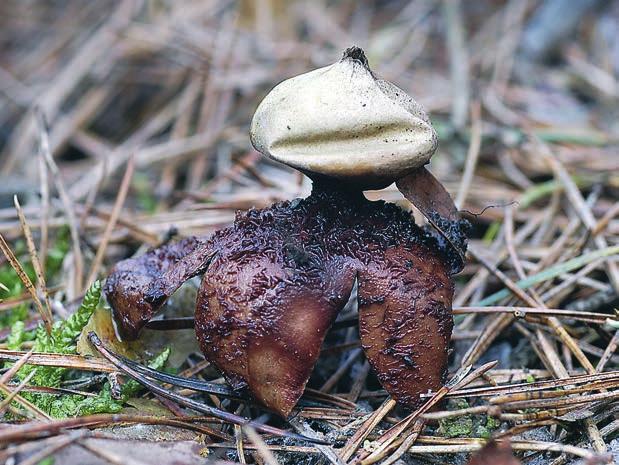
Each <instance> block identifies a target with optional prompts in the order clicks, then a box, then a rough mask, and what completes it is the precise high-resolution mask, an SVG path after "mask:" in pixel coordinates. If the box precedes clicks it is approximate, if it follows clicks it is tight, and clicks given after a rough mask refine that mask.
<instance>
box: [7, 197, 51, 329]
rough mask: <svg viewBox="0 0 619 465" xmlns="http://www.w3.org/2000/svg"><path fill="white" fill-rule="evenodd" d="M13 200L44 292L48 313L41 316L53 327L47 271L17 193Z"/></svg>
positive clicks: (31, 259) (38, 280)
mask: <svg viewBox="0 0 619 465" xmlns="http://www.w3.org/2000/svg"><path fill="white" fill-rule="evenodd" d="M13 202H14V203H15V210H17V216H18V217H19V222H20V224H21V229H22V232H23V233H24V237H25V238H26V245H27V247H28V253H29V254H30V261H31V262H32V267H33V268H34V272H35V274H36V276H37V283H38V285H39V287H40V288H41V292H42V293H43V298H44V302H45V310H46V313H45V314H44V315H43V314H42V315H41V317H42V318H43V322H44V323H45V327H48V325H49V326H50V327H51V324H52V323H53V318H54V317H53V315H52V307H51V305H50V303H49V293H48V290H47V284H46V283H45V273H44V272H43V265H42V264H41V261H40V260H39V256H38V254H37V249H36V246H35V245H34V240H33V238H32V231H31V230H30V226H28V222H27V221H26V216H25V215H24V210H23V209H22V207H21V205H20V204H19V200H18V199H17V196H16V195H14V196H13Z"/></svg>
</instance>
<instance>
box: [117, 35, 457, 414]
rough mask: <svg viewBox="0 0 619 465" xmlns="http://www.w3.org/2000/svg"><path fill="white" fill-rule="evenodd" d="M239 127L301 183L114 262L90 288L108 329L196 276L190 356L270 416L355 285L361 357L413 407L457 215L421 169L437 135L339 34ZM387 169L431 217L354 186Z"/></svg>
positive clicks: (430, 372)
mask: <svg viewBox="0 0 619 465" xmlns="http://www.w3.org/2000/svg"><path fill="white" fill-rule="evenodd" d="M251 140H252V143H253V145H254V146H255V147H256V149H257V150H259V151H260V152H262V153H263V154H264V155H266V156H268V157H270V158H273V159H275V160H277V161H279V162H282V163H285V164H287V165H289V166H292V167H294V168H296V169H298V170H300V171H302V172H303V173H305V174H306V175H307V176H309V177H310V178H311V179H312V180H313V190H312V193H311V195H310V196H309V197H307V198H305V199H296V200H293V201H289V202H280V203H276V204H274V205H272V206H271V207H268V208H265V209H262V210H255V209H252V210H249V211H248V212H245V213H237V217H236V220H235V221H234V224H233V225H232V226H230V227H229V228H226V229H223V230H221V231H218V232H216V233H215V234H214V235H213V236H211V237H209V238H194V237H191V238H186V239H183V240H181V241H179V242H176V243H170V244H166V245H164V246H162V247H159V248H157V249H153V250H151V251H149V252H147V253H146V254H144V255H142V256H141V257H138V258H133V259H128V260H124V261H122V262H120V263H118V264H117V265H116V266H115V268H114V269H113V270H112V273H111V274H110V276H109V277H108V279H107V283H106V286H105V292H106V295H107V297H108V300H109V302H110V304H111V305H112V308H113V311H114V316H115V319H116V322H117V325H118V330H119V332H120V333H121V334H122V335H123V336H124V337H126V338H135V337H137V336H138V333H139V331H140V329H141V328H142V327H143V326H144V325H145V324H146V323H147V322H148V321H149V320H150V319H151V318H152V317H153V316H154V315H155V314H156V313H157V311H158V310H159V309H160V308H161V306H162V305H163V303H164V302H165V300H166V299H167V298H168V297H170V296H171V295H172V294H173V293H174V291H175V290H176V289H177V288H178V287H179V286H180V285H181V284H182V283H183V282H185V281H186V280H188V279H189V278H191V277H192V276H195V275H199V274H203V278H202V284H201V287H200V290H199V293H198V298H197V305H196V317H195V319H196V333H197V337H198V340H199V342H200V346H201V349H202V351H203V352H204V354H205V356H206V358H207V359H208V360H210V361H211V362H212V363H213V364H214V365H215V366H216V367H217V368H218V369H219V370H221V372H222V373H223V374H224V376H225V377H226V379H227V380H228V382H229V383H230V384H231V385H232V387H233V388H235V389H241V388H247V389H248V390H249V392H250V393H251V394H252V395H253V397H254V398H255V399H256V400H257V401H258V402H260V403H262V404H263V405H264V406H266V407H268V408H270V409H272V410H274V411H275V412H277V413H279V414H281V415H282V416H284V417H286V416H288V415H289V413H290V411H291V410H292V408H293V407H294V405H295V404H296V403H297V401H298V399H299V397H300V396H301V394H302V393H303V390H304V388H305V384H306V383H307V380H308V378H309V376H310V373H311V371H312V369H313V367H314V364H315V363H316V360H317V359H318V355H319V353H320V347H321V345H322V342H323V340H324V338H325V335H326V333H327V331H328V330H329V328H330V326H331V325H332V323H333V322H334V321H335V319H336V317H337V315H338V313H339V311H340V310H341V309H342V308H343V307H344V305H345V304H346V302H347V301H348V299H349V297H350V294H351V292H352V289H353V286H354V285H355V282H356V283H357V286H358V307H359V333H360V337H361V344H362V346H363V349H364V351H365V354H366V356H367V358H368V360H369V362H370V364H371V365H372V367H373V368H374V370H375V371H376V373H377V375H378V378H379V380H380V382H381V383H382V385H383V386H384V387H385V389H386V390H387V391H388V392H389V393H390V394H391V395H392V396H393V397H394V398H395V399H396V400H397V401H398V402H400V403H402V404H403V405H406V406H408V407H416V406H418V405H419V404H420V403H421V400H420V394H421V393H424V392H427V391H428V390H429V389H433V390H435V389H437V388H439V387H440V386H441V384H442V383H443V381H444V378H445V375H446V369H447V355H448V346H449V339H450V337H451V330H452V319H451V302H452V298H453V283H452V280H451V275H452V274H454V273H457V272H459V271H460V270H461V268H462V266H463V259H464V252H465V250H466V237H465V228H466V222H465V221H462V220H460V219H459V217H458V214H457V211H456V209H455V207H454V205H453V202H452V201H451V199H450V197H449V195H448V194H447V192H446V191H445V189H444V188H443V187H442V186H441V185H440V183H439V182H438V181H437V180H436V179H435V178H434V177H432V175H430V174H429V172H428V171H426V170H425V168H424V167H423V166H424V165H425V164H426V163H428V161H429V159H430V157H431V156H432V154H433V152H434V150H435V149H436V144H437V137H436V133H435V132H434V129H433V128H432V126H431V124H430V121H429V119H428V117H427V115H426V114H425V112H424V111H423V109H422V108H421V106H420V105H419V104H417V103H416V102H415V101H414V100H413V99H412V98H411V97H410V96H408V95H406V93H405V92H404V91H402V90H401V89H399V88H398V87H396V86H395V85H393V84H391V83H389V82H387V81H383V80H380V79H377V78H376V76H375V75H374V74H373V73H372V71H370V69H369V66H368V63H367V59H366V58H365V55H364V54H363V51H362V50H361V49H359V48H357V47H352V48H350V49H348V50H346V51H345V52H344V56H343V58H342V59H341V60H340V61H338V62H337V63H335V64H333V65H331V66H327V67H325V68H321V69H318V70H315V71H311V72H309V73H307V74H303V75H300V76H297V77H293V78H291V79H289V80H286V81H284V82H282V83H281V84H279V85H277V86H276V87H275V88H274V89H273V90H272V91H271V92H270V93H269V94H268V95H267V96H266V97H265V98H264V100H263V101H262V102H261V103H260V105H259V106H258V108H257V110H256V113H255V115H254V118H253V121H252V124H251ZM392 182H396V184H397V186H398V188H399V189H400V190H401V191H402V193H403V194H404V195H405V197H407V198H408V199H409V200H411V201H412V202H413V203H414V204H415V205H416V206H417V207H418V209H419V210H420V211H421V212H422V213H423V214H424V215H425V216H426V217H427V218H428V220H429V222H430V224H431V225H432V226H433V227H424V228H420V227H418V226H417V225H416V224H415V223H414V220H413V219H412V216H411V214H410V213H409V212H405V211H404V210H402V209H401V208H399V207H398V206H396V205H394V204H389V203H385V202H382V201H378V202H371V201H368V200H367V199H366V198H365V197H364V196H363V192H362V191H363V190H364V189H370V188H382V187H385V186H387V185H389V184H391V183H392Z"/></svg>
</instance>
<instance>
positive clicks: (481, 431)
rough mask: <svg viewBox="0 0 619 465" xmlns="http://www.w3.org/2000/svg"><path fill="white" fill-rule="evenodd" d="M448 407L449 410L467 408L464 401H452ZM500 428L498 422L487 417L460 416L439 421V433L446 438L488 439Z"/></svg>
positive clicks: (467, 405) (466, 403)
mask: <svg viewBox="0 0 619 465" xmlns="http://www.w3.org/2000/svg"><path fill="white" fill-rule="evenodd" d="M448 406H449V408H450V409H451V410H461V409H465V408H468V407H469V404H468V402H467V401H466V400H464V399H452V400H450V401H449V403H448ZM499 426H500V422H499V421H498V420H497V419H495V418H493V417H491V416H487V415H461V416H458V417H453V418H445V419H442V420H439V432H440V433H441V434H442V435H443V436H444V437H447V438H462V437H475V438H485V439H488V438H490V437H491V436H492V432H493V431H494V430H496V429H497V428H498V427H499Z"/></svg>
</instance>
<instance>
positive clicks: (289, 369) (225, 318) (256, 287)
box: [196, 254, 355, 417]
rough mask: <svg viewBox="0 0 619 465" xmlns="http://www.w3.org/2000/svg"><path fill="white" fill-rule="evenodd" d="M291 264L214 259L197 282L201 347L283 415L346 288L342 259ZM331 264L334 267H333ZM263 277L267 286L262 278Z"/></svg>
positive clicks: (347, 271)
mask: <svg viewBox="0 0 619 465" xmlns="http://www.w3.org/2000/svg"><path fill="white" fill-rule="evenodd" d="M328 268H329V269H322V270H320V269H319V270H316V269H312V270H306V271H303V270H290V269H285V267H284V266H283V263H280V262H279V261H277V260H276V259H275V260H271V259H269V258H268V257H266V256H265V255H263V254H256V255H255V256H253V257H247V256H244V257H243V260H242V262H241V261H237V262H235V261H234V260H231V259H230V257H226V258H224V259H223V260H215V261H214V262H213V263H212V264H211V266H210V268H209V272H208V274H207V275H205V277H204V279H203V281H202V287H201V289H200V293H199V295H198V306H197V309H196V331H197V334H198V338H199V341H200V345H201V348H202V351H203V352H204V354H205V355H206V357H207V358H208V359H209V360H211V361H212V362H213V363H214V364H215V365H216V366H217V367H219V368H220V369H221V370H222V371H223V372H224V374H225V375H226V378H227V379H228V381H229V382H230V383H231V384H232V385H233V386H234V387H236V388H239V387H242V386H244V385H247V386H248V387H249V389H250V391H251V392H252V394H253V395H254V397H255V398H256V399H257V400H258V401H259V402H260V403H262V404H263V405H264V406H266V407H268V408H270V409H272V410H274V411H276V412H278V413H279V414H280V415H282V416H284V417H287V416H288V415H289V414H290V411H291V410H292V408H293V407H294V406H295V404H296V403H297V401H298V400H299V397H301V395H302V394H303V390H304V388H305V384H306V383H307V380H308V378H309V376H310V373H311V372H312V370H313V368H314V365H315V363H316V360H317V359H318V355H319V354H320V347H321V345H322V342H323V340H324V337H325V334H326V332H327V330H328V329H329V327H330V326H331V324H332V323H333V321H334V320H335V317H336V316H337V313H338V312H339V310H340V309H341V308H342V307H343V306H344V304H345V303H346V301H347V299H348V297H349V295H350V292H351V290H352V286H353V282H354V277H355V273H354V270H353V268H352V267H351V266H347V265H345V264H344V263H343V262H342V260H334V261H332V262H330V263H329V264H328ZM336 269H337V271H336ZM265 280H268V281H269V282H268V284H265Z"/></svg>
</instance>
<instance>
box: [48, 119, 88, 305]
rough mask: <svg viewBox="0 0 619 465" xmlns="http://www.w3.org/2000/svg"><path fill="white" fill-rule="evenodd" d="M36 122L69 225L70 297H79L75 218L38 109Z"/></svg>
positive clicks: (80, 262) (80, 266) (81, 262)
mask: <svg viewBox="0 0 619 465" xmlns="http://www.w3.org/2000/svg"><path fill="white" fill-rule="evenodd" d="M37 122H38V124H39V138H40V150H41V153H42V154H43V156H44V157H45V161H46V162H47V165H48V167H49V169H50V171H51V173H52V176H53V179H54V183H55V185H56V189H57V190H58V194H59V195H60V199H61V200H62V204H63V206H64V209H65V215H67V221H68V223H69V230H70V232H71V241H72V250H73V260H74V266H75V269H74V270H73V273H74V282H73V283H72V287H69V289H72V291H73V292H72V294H71V295H72V296H76V295H79V293H80V291H81V289H82V285H81V282H82V279H83V276H82V274H83V272H84V258H83V256H82V249H81V247H80V236H79V230H78V223H77V218H76V216H75V211H74V209H73V202H72V201H71V198H70V197H69V195H68V193H67V190H66V189H65V185H64V182H63V181H62V177H61V174H60V170H59V169H58V166H57V165H56V162H55V161H54V158H53V157H52V154H51V151H50V148H49V136H48V133H47V124H46V122H45V115H44V114H43V113H42V111H41V110H40V109H39V110H38V111H37Z"/></svg>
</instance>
